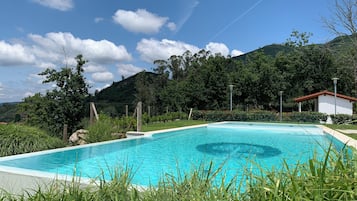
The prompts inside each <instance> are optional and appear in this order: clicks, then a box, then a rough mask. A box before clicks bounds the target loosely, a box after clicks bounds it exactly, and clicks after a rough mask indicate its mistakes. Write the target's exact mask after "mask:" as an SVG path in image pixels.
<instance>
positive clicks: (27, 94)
mask: <svg viewBox="0 0 357 201" xmlns="http://www.w3.org/2000/svg"><path fill="white" fill-rule="evenodd" d="M33 95H35V93H33V92H31V91H27V92H25V94H24V98H27V97H30V96H33Z"/></svg>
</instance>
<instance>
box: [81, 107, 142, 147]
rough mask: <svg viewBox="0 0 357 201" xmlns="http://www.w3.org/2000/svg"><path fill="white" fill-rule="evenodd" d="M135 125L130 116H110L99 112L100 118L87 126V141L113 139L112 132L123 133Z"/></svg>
mask: <svg viewBox="0 0 357 201" xmlns="http://www.w3.org/2000/svg"><path fill="white" fill-rule="evenodd" d="M135 126H136V121H135V119H134V118H132V117H122V118H111V117H109V116H107V115H104V114H100V118H99V120H98V121H97V122H95V123H94V124H93V125H90V126H88V128H87V130H88V131H89V134H88V139H87V140H88V142H102V141H107V140H113V139H115V137H113V136H112V133H125V132H126V131H128V130H130V129H133V128H134V127H135Z"/></svg>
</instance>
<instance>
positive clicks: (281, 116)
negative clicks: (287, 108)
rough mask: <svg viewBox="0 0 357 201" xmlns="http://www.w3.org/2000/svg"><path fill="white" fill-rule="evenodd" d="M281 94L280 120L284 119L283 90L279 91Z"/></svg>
mask: <svg viewBox="0 0 357 201" xmlns="http://www.w3.org/2000/svg"><path fill="white" fill-rule="evenodd" d="M279 95H280V112H279V116H280V121H282V120H283V91H279Z"/></svg>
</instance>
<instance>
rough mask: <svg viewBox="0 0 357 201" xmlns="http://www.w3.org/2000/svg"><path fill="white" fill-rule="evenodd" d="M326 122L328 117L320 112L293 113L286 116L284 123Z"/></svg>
mask: <svg viewBox="0 0 357 201" xmlns="http://www.w3.org/2000/svg"><path fill="white" fill-rule="evenodd" d="M326 120H327V115H326V114H323V113H319V112H292V113H285V114H284V121H292V122H302V123H320V121H326Z"/></svg>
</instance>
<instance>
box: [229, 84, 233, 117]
mask: <svg viewBox="0 0 357 201" xmlns="http://www.w3.org/2000/svg"><path fill="white" fill-rule="evenodd" d="M229 91H230V96H229V97H230V99H229V100H230V101H229V103H230V104H229V110H230V111H232V109H233V108H232V104H233V103H232V102H233V85H232V84H230V85H229Z"/></svg>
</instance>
